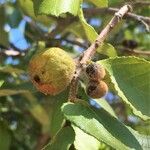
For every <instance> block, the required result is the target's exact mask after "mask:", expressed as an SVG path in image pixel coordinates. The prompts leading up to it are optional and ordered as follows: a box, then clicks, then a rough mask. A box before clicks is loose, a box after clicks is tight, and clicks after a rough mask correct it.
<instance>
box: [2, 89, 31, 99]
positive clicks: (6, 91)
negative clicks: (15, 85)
mask: <svg viewBox="0 0 150 150" xmlns="http://www.w3.org/2000/svg"><path fill="white" fill-rule="evenodd" d="M26 92H28V91H27V90H12V89H0V97H1V96H10V95H16V94H21V93H26Z"/></svg>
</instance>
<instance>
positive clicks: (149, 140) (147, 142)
mask: <svg viewBox="0 0 150 150" xmlns="http://www.w3.org/2000/svg"><path fill="white" fill-rule="evenodd" d="M128 129H129V130H130V131H131V132H132V134H133V135H134V136H135V138H136V139H137V140H138V141H139V143H140V145H141V146H142V148H143V150H149V149H150V136H148V135H143V134H139V133H138V132H137V131H135V130H133V129H132V128H130V127H128Z"/></svg>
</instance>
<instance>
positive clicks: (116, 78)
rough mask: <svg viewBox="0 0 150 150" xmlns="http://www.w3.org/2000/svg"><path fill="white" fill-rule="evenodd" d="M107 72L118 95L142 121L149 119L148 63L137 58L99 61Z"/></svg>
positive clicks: (149, 72) (149, 69)
mask: <svg viewBox="0 0 150 150" xmlns="http://www.w3.org/2000/svg"><path fill="white" fill-rule="evenodd" d="M99 63H100V64H102V65H103V66H104V67H105V69H106V70H107V71H108V73H109V75H110V78H111V81H112V83H113V84H114V87H115V89H116V91H117V92H118V95H119V96H120V97H121V98H122V100H123V101H124V102H126V103H127V104H128V105H129V106H130V107H131V108H132V109H133V113H134V114H135V115H138V116H139V117H141V118H142V119H150V109H149V108H150V102H149V98H150V90H149V88H150V62H148V61H146V60H144V59H140V58H137V57H118V58H112V59H106V60H102V61H99Z"/></svg>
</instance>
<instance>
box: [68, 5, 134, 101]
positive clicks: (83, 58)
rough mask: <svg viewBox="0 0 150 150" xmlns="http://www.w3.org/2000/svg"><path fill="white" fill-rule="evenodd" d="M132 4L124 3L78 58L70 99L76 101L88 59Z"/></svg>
mask: <svg viewBox="0 0 150 150" xmlns="http://www.w3.org/2000/svg"><path fill="white" fill-rule="evenodd" d="M131 10H132V9H131V6H130V5H124V6H123V7H121V8H120V9H119V10H118V12H116V13H115V14H114V16H113V18H112V19H111V20H110V22H109V23H108V24H107V25H106V27H105V28H104V29H103V30H102V31H101V33H100V34H99V35H98V37H97V38H96V40H95V41H94V42H93V43H92V44H91V45H90V47H88V48H87V50H85V51H84V52H83V53H82V54H81V56H80V57H79V59H78V62H77V67H76V71H75V74H74V77H73V79H72V81H71V85H70V94H69V99H68V100H69V101H71V102H75V100H76V95H77V87H78V80H79V76H80V74H81V72H82V71H83V70H84V69H85V67H86V63H87V61H89V60H90V59H91V58H92V57H93V56H94V54H95V53H96V49H97V48H98V47H99V46H101V45H102V44H103V42H104V40H105V39H106V37H107V36H108V34H109V33H110V32H111V31H112V29H113V28H114V27H115V26H116V25H117V24H118V23H119V22H120V21H121V19H122V17H123V16H124V15H125V14H126V13H128V12H129V11H131Z"/></svg>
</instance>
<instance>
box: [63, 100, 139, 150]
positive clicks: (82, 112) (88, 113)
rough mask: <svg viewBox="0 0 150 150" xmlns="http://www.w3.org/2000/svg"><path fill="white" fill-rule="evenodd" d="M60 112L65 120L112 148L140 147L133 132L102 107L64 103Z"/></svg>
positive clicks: (137, 149) (137, 148)
mask: <svg viewBox="0 0 150 150" xmlns="http://www.w3.org/2000/svg"><path fill="white" fill-rule="evenodd" d="M62 112H63V113H64V116H65V118H66V119H67V120H69V121H71V122H72V123H73V124H75V125H76V126H77V127H79V128H80V129H82V130H83V131H84V132H86V133H88V134H90V135H92V136H94V137H95V138H96V139H98V140H99V141H103V142H105V143H106V144H108V145H110V146H112V147H113V148H116V149H120V150H122V149H124V150H126V149H131V148H135V149H136V150H141V149H142V148H141V146H140V144H139V143H138V141H137V140H136V139H135V137H134V136H133V134H132V133H131V132H130V131H129V130H128V129H127V128H126V127H125V126H124V125H123V124H122V123H121V122H119V121H118V120H117V119H116V118H114V117H113V116H111V115H110V114H109V113H108V112H106V111H105V110H103V109H100V110H97V109H95V108H91V107H88V106H86V105H84V106H83V105H82V104H73V103H65V104H64V105H63V106H62Z"/></svg>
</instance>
